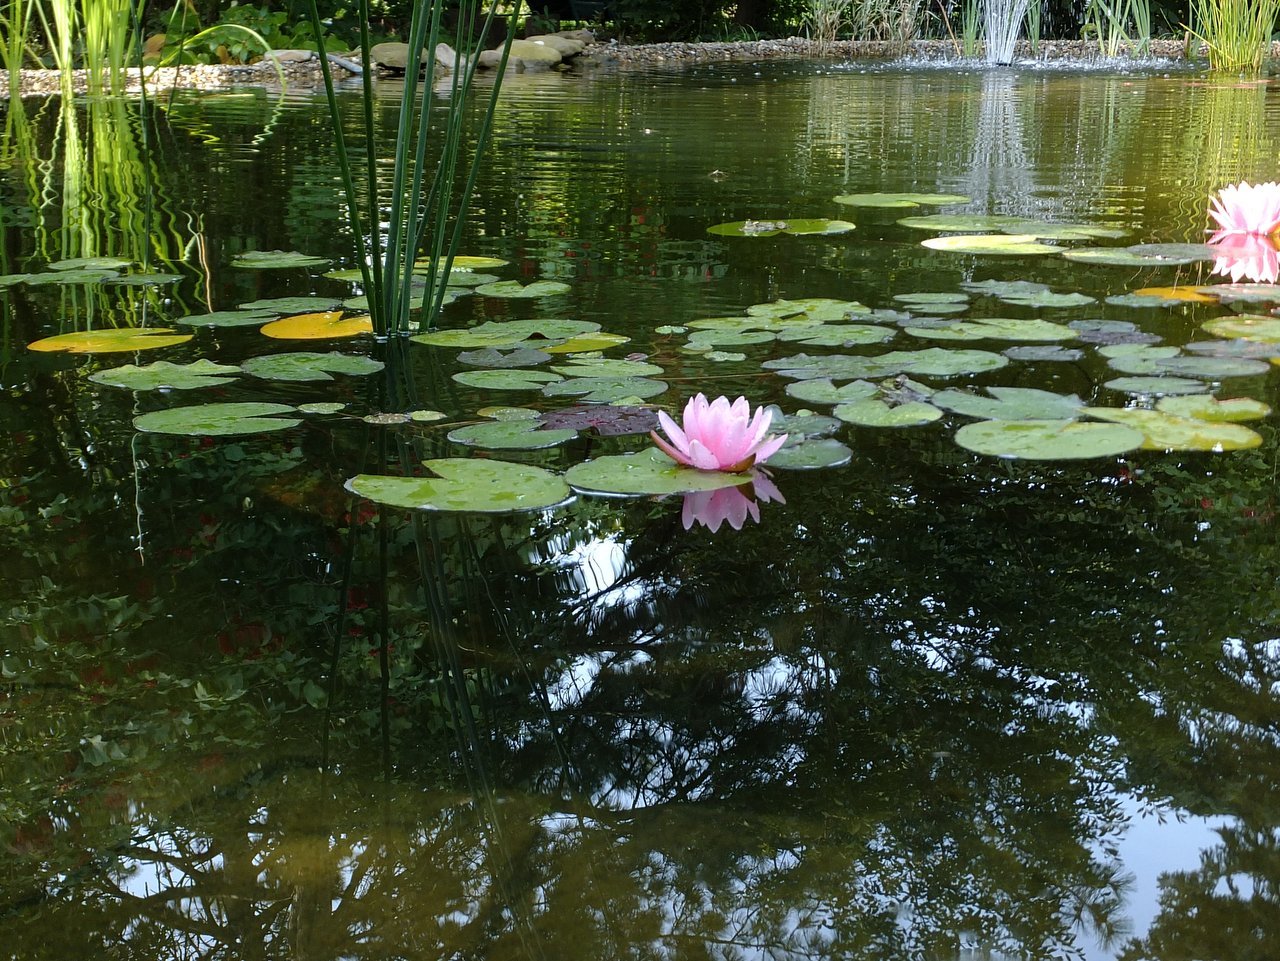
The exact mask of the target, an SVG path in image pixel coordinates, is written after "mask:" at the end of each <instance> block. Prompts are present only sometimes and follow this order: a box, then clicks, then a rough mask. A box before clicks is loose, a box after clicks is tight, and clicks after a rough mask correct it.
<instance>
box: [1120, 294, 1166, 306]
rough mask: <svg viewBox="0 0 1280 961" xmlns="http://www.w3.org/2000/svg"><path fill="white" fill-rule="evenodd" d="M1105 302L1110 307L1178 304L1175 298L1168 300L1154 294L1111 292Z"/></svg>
mask: <svg viewBox="0 0 1280 961" xmlns="http://www.w3.org/2000/svg"><path fill="white" fill-rule="evenodd" d="M1106 302H1107V303H1108V304H1110V305H1111V306H1112V307H1146V308H1161V309H1166V308H1169V307H1176V306H1178V302H1177V301H1176V300H1170V299H1169V298H1168V297H1159V296H1156V295H1155V294H1112V295H1111V296H1110V297H1108V298H1107V300H1106Z"/></svg>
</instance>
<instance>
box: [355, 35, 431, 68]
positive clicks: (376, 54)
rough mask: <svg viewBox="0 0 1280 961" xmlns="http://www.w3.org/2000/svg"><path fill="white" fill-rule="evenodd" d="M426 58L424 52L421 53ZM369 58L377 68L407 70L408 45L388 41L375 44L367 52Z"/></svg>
mask: <svg viewBox="0 0 1280 961" xmlns="http://www.w3.org/2000/svg"><path fill="white" fill-rule="evenodd" d="M423 56H424V57H425V56H426V51H425V50H424V51H423ZM369 58H370V59H371V60H372V61H373V62H374V63H376V64H377V65H378V66H379V67H386V68H387V69H388V70H407V69H408V68H409V45H408V44H407V43H397V42H396V41H394V40H388V41H387V42H386V43H375V44H374V45H373V47H372V48H371V49H370V50H369Z"/></svg>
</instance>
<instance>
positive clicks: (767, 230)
mask: <svg viewBox="0 0 1280 961" xmlns="http://www.w3.org/2000/svg"><path fill="white" fill-rule="evenodd" d="M855 228H856V225H855V224H851V223H849V221H847V220H813V219H800V220H737V221H734V222H732V223H727V224H716V225H715V226H714V227H708V228H707V233H709V234H717V235H719V236H722V237H776V236H777V235H778V234H847V233H848V232H849V231H851V230H854V229H855Z"/></svg>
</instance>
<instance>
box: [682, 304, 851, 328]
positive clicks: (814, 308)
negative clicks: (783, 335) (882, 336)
mask: <svg viewBox="0 0 1280 961" xmlns="http://www.w3.org/2000/svg"><path fill="white" fill-rule="evenodd" d="M869 313H871V308H869V307H867V306H866V305H865V304H860V303H858V302H857V301H856V300H834V299H832V298H830V297H808V298H805V299H803V300H773V301H770V302H769V303H765V304H752V305H751V306H750V307H748V308H747V315H748V316H749V317H755V318H761V319H759V320H756V321H755V323H757V324H761V323H764V321H763V318H771V319H772V320H773V321H774V322H775V324H774V327H777V326H782V327H794V326H797V325H798V324H800V323H801V322H802V321H812V322H813V323H817V324H825V323H831V322H839V321H842V320H849V319H851V318H854V317H859V315H862V314H869ZM859 319H862V318H861V317H859ZM689 326H690V327H699V326H702V324H701V322H699V321H696V320H695V321H692V322H691V323H690V324H689ZM774 327H760V328H759V329H761V330H772V329H774Z"/></svg>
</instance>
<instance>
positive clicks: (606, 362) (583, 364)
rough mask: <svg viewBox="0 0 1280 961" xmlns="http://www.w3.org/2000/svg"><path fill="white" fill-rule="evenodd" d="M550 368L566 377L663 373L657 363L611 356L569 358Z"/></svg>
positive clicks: (648, 375)
mask: <svg viewBox="0 0 1280 961" xmlns="http://www.w3.org/2000/svg"><path fill="white" fill-rule="evenodd" d="M551 369H552V370H554V371H555V372H556V373H557V374H564V376H566V377H657V376H659V375H661V374H662V373H663V370H662V368H661V367H659V366H658V365H657V364H650V363H646V362H645V361H643V360H625V359H621V358H611V357H582V358H571V359H570V360H568V361H567V362H561V363H559V364H556V365H554V366H553V367H552V368H551Z"/></svg>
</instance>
